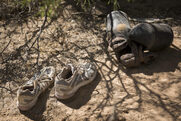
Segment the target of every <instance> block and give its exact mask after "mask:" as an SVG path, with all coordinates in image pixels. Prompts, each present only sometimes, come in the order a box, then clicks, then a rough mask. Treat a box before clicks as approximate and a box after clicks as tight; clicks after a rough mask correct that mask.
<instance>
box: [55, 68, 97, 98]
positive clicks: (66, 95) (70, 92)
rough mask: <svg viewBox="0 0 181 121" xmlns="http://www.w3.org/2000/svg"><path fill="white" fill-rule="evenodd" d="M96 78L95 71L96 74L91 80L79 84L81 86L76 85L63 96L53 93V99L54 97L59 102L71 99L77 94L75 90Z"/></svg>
mask: <svg viewBox="0 0 181 121" xmlns="http://www.w3.org/2000/svg"><path fill="white" fill-rule="evenodd" d="M96 76H97V70H96V72H95V75H94V76H93V77H92V79H90V80H89V81H85V82H84V83H81V84H79V85H77V86H76V87H75V88H74V89H73V90H71V91H69V92H67V93H66V94H64V96H62V95H60V94H58V92H56V91H55V97H56V98H57V99H59V100H62V99H63V100H65V99H68V98H70V97H72V96H73V95H74V94H75V93H76V92H77V90H78V89H79V88H81V87H83V86H85V85H87V84H89V83H91V82H92V81H93V80H94V79H95V77H96Z"/></svg>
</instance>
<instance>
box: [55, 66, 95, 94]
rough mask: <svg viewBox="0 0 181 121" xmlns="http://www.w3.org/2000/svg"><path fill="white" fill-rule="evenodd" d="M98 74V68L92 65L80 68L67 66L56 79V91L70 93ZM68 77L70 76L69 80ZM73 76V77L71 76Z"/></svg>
mask: <svg viewBox="0 0 181 121" xmlns="http://www.w3.org/2000/svg"><path fill="white" fill-rule="evenodd" d="M95 72H96V67H95V66H94V65H93V64H91V63H86V64H82V65H80V66H78V67H74V66H73V65H67V67H65V68H64V69H63V70H62V71H61V73H59V75H58V76H57V77H56V79H55V89H56V90H57V91H58V92H59V90H60V91H64V92H65V91H69V90H72V89H73V88H75V87H76V86H77V85H79V84H81V83H82V82H84V81H90V80H91V79H92V77H93V76H94V74H95ZM66 75H69V76H68V78H65V77H67V76H66ZM70 75H71V76H70Z"/></svg>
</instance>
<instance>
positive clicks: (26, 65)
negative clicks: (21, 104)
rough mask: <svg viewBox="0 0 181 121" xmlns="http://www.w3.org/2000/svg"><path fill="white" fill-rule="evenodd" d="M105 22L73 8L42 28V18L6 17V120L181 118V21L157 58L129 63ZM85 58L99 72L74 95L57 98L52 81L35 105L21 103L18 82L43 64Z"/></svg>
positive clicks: (1, 82)
mask: <svg viewBox="0 0 181 121" xmlns="http://www.w3.org/2000/svg"><path fill="white" fill-rule="evenodd" d="M82 18H86V20H87V22H86V21H85V19H82ZM92 19H93V21H92ZM104 22H105V19H102V18H99V17H96V16H93V17H90V16H87V15H84V14H81V13H80V14H79V13H75V14H73V13H72V12H70V11H69V9H65V10H64V11H63V14H62V15H60V16H59V17H58V18H57V19H55V20H53V21H50V20H48V23H46V24H45V27H43V30H42V32H40V31H39V28H40V27H41V25H42V24H43V20H41V19H40V20H39V19H38V20H34V21H33V20H32V19H28V20H27V21H25V22H18V21H12V22H10V23H7V22H6V21H0V23H1V24H0V25H1V26H0V40H1V41H0V45H1V46H0V52H2V51H3V53H2V54H1V55H2V56H1V57H0V62H1V64H0V120H1V121H16V120H18V121H29V120H37V121H39V120H46V121H65V120H67V121H69V120H70V121H71V120H72V121H81V120H82V121H88V120H91V121H95V120H96V121H103V120H107V121H118V120H120V121H180V120H181V93H180V92H181V36H180V31H181V26H180V25H177V26H172V28H173V30H174V34H175V38H174V42H173V45H172V46H171V47H170V48H168V49H166V50H164V51H162V52H159V53H158V54H159V56H158V58H157V59H156V60H155V61H154V62H152V63H150V64H148V65H142V66H140V67H138V68H133V69H124V68H123V67H122V66H121V65H120V64H119V63H118V62H117V60H116V58H115V55H114V53H113V52H112V51H111V50H110V49H109V48H108V47H107V42H106V40H105V36H104V35H105V29H106V28H105V23H104ZM20 23H21V24H20ZM39 35H40V37H39V38H38V36H39ZM25 43H27V44H25ZM7 45H8V47H7V48H6V49H5V50H4V48H5V47H6V46H7ZM17 48H19V49H17ZM84 61H91V62H94V63H95V64H96V66H97V68H98V70H99V74H98V75H97V78H96V79H95V80H94V81H93V82H92V83H91V84H89V85H87V86H85V87H82V88H80V89H79V90H78V92H77V93H76V94H75V95H74V96H73V97H72V98H70V99H68V100H57V99H56V98H55V97H54V88H53V85H52V86H51V87H50V88H49V89H47V90H46V91H45V93H43V94H42V95H40V97H39V100H38V102H37V104H36V105H35V106H34V107H33V108H32V109H31V110H30V111H27V112H22V111H19V110H18V109H17V107H16V101H17V98H16V91H17V89H18V86H20V85H22V84H23V83H24V82H26V81H28V79H29V78H31V76H32V75H33V74H34V73H35V72H37V70H38V69H41V68H42V67H44V66H49V65H52V66H55V67H56V70H57V73H58V72H59V70H61V68H62V67H63V66H64V65H65V64H66V62H72V63H74V64H79V63H82V62H84Z"/></svg>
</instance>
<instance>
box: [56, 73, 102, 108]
mask: <svg viewBox="0 0 181 121" xmlns="http://www.w3.org/2000/svg"><path fill="white" fill-rule="evenodd" d="M100 80H101V75H100V74H99V73H97V76H96V78H95V80H94V81H93V82H91V83H90V84H88V85H86V86H84V87H81V88H80V89H79V90H78V91H77V92H76V93H75V95H74V96H73V97H71V98H69V99H66V100H59V101H60V102H61V103H63V104H65V105H66V106H68V107H70V108H73V109H79V108H81V107H82V106H83V105H85V104H86V103H87V102H88V101H89V100H90V99H91V95H92V92H93V91H94V90H95V88H96V86H97V85H98V84H99V82H100Z"/></svg>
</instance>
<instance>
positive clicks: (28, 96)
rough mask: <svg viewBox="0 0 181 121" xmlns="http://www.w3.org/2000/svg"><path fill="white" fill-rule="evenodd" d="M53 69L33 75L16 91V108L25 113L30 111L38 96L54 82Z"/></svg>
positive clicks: (44, 69) (43, 70) (46, 68)
mask: <svg viewBox="0 0 181 121" xmlns="http://www.w3.org/2000/svg"><path fill="white" fill-rule="evenodd" d="M54 74H55V69H54V67H51V66H50V67H45V68H43V69H42V70H41V71H40V73H37V74H35V75H34V76H33V77H32V78H31V79H30V80H29V81H28V82H26V83H25V84H24V85H23V86H21V87H19V89H18V91H17V98H18V99H17V107H18V108H19V109H20V110H23V111H26V110H29V109H31V108H32V107H33V106H34V105H35V103H36V102H37V99H38V97H39V95H40V94H41V93H42V92H43V91H45V90H46V89H47V88H48V87H49V86H50V85H51V84H52V83H53V82H54V79H53V77H54Z"/></svg>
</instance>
